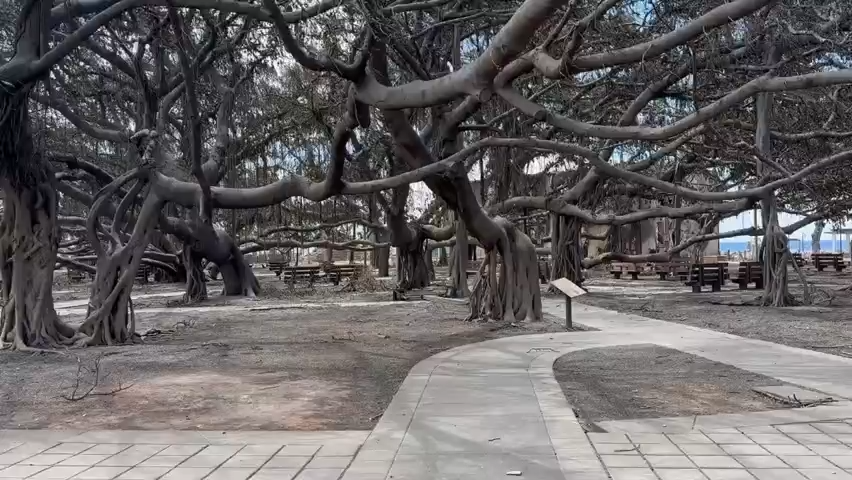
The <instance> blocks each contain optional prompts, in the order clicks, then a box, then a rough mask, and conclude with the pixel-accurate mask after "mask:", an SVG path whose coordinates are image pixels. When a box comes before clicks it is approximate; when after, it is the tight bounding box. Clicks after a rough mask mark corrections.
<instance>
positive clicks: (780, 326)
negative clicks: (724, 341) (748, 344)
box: [578, 269, 852, 356]
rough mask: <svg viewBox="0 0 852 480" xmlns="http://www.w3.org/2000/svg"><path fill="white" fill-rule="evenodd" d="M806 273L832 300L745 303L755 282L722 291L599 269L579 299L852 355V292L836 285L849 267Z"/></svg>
mask: <svg viewBox="0 0 852 480" xmlns="http://www.w3.org/2000/svg"><path fill="white" fill-rule="evenodd" d="M806 274H807V277H808V281H809V282H812V283H814V284H816V286H817V288H818V289H820V290H822V291H823V292H827V293H829V294H831V296H832V297H833V299H832V300H831V302H830V303H828V304H825V303H823V304H822V305H818V306H798V307H785V308H768V307H757V306H749V305H744V303H746V302H749V301H751V300H754V299H755V298H757V297H758V295H759V293H760V292H758V291H756V290H754V289H753V285H751V286H750V288H749V290H744V291H742V290H737V286H736V285H731V284H727V285H725V286H724V287H723V290H722V291H721V292H716V293H713V292H709V291H705V292H703V293H692V291H691V289H690V287H688V286H686V285H684V284H683V282H680V281H675V280H667V281H660V280H657V279H652V277H647V278H646V277H640V279H639V280H637V281H633V280H625V279H621V280H615V279H613V278H611V277H610V278H606V277H605V276H603V274H600V273H598V274H597V276H595V277H593V278H591V279H590V280H589V281H588V283H587V284H586V286H587V287H589V291H590V293H589V294H588V295H584V296H583V297H581V298H579V299H578V300H579V301H580V302H581V303H585V304H588V305H594V306H598V307H602V308H607V309H611V310H616V311H620V312H625V313H633V314H636V315H642V316H645V317H650V318H656V319H660V320H668V321H671V322H677V323H684V324H687V325H692V326H696V327H701V328H707V329H711V330H717V331H721V332H727V333H732V334H734V335H739V336H743V337H749V338H756V339H760V340H767V341H770V342H775V343H780V344H784V345H789V346H793V347H800V348H808V349H812V350H816V351H820V352H825V353H832V354H835V355H844V356H852V292H843V291H838V290H839V289H840V288H842V287H845V286H849V285H852V273H837V272H834V271H831V272H819V273H818V272H816V271H815V270H813V269H806ZM794 277H795V274H794V273H793V271H792V270H791V271H790V278H791V292H792V293H793V294H794V295H796V296H798V297H801V286H800V285H799V284H798V282H797V281H796V280H793V278H794ZM705 290H709V287H705Z"/></svg>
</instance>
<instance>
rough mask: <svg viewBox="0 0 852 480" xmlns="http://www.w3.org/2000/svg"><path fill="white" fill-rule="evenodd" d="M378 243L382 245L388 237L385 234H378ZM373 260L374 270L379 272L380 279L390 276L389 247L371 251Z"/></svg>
mask: <svg viewBox="0 0 852 480" xmlns="http://www.w3.org/2000/svg"><path fill="white" fill-rule="evenodd" d="M378 237H379V242H381V243H384V242H387V241H388V237H389V235H388V234H387V233H380V234H379V235H378ZM373 258H375V259H376V268H377V269H378V270H379V276H380V277H389V276H390V247H382V248H380V249H378V250H373Z"/></svg>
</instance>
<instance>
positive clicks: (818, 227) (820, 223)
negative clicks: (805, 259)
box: [811, 220, 825, 253]
mask: <svg viewBox="0 0 852 480" xmlns="http://www.w3.org/2000/svg"><path fill="white" fill-rule="evenodd" d="M824 230H825V220H817V221H816V223H814V233H813V234H812V235H811V252H813V253H819V251H820V249H821V248H822V245H821V243H820V242H821V241H822V232H823V231H824Z"/></svg>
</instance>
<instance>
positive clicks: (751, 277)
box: [733, 262, 763, 290]
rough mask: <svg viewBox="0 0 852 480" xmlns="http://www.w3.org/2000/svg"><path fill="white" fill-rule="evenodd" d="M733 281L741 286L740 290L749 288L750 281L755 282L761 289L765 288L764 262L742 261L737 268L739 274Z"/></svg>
mask: <svg viewBox="0 0 852 480" xmlns="http://www.w3.org/2000/svg"><path fill="white" fill-rule="evenodd" d="M733 282H734V283H736V284H737V285H739V286H740V290H745V289H747V288H748V284H749V283H753V284H754V288H756V289H758V290H760V289H762V288H763V264H762V263H760V262H740V266H739V267H738V268H737V276H736V278H735V279H733Z"/></svg>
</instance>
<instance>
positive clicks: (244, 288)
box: [193, 225, 260, 298]
mask: <svg viewBox="0 0 852 480" xmlns="http://www.w3.org/2000/svg"><path fill="white" fill-rule="evenodd" d="M193 235H194V236H195V237H196V241H195V242H194V245H195V246H194V249H196V250H197V251H199V252H203V257H204V258H206V259H207V260H209V261H210V262H212V263H214V264H215V265H216V266H217V267H218V271H219V273H221V274H222V281H223V282H224V284H225V285H224V288H223V289H222V295H229V296H243V297H252V298H253V297H255V296H257V294H258V293H260V283H259V282H258V281H257V277H256V276H255V275H254V272H253V271H252V269H251V267H250V266H249V265H248V262H247V261H246V259H245V256H243V254H242V252H241V251H240V248H239V246H238V245H237V244H236V243H235V242H234V240H233V238H231V236H230V235H229V234H228V233H227V232H225V231H224V230H221V229H215V228H212V227H207V228H205V226H204V225H200V226H199V228H197V229H195V231H194V233H193Z"/></svg>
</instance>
